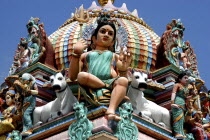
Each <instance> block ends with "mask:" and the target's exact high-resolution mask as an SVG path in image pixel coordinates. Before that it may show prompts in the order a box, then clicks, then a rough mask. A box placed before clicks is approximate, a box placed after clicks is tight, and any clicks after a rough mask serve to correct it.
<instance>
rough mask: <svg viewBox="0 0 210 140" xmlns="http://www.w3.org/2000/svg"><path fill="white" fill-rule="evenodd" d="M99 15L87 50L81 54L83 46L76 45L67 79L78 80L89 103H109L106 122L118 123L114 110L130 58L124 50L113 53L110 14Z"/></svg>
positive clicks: (120, 97)
mask: <svg viewBox="0 0 210 140" xmlns="http://www.w3.org/2000/svg"><path fill="white" fill-rule="evenodd" d="M101 16H102V17H100V19H99V20H98V26H97V28H96V29H95V31H94V33H93V35H92V37H91V45H90V46H89V48H88V50H90V51H88V52H86V53H83V51H84V49H85V48H86V45H83V43H82V42H81V41H80V42H78V43H77V44H76V45H75V47H74V50H73V51H74V52H73V57H72V60H71V63H70V67H69V76H70V79H71V80H72V81H74V80H76V79H77V81H78V83H79V85H80V86H81V88H83V91H84V92H86V93H83V94H84V96H88V95H91V96H92V97H89V100H90V102H92V103H93V104H96V105H97V104H99V105H100V102H102V103H101V104H103V102H104V101H103V100H105V101H107V100H108V104H109V108H108V110H107V112H106V114H107V116H108V119H116V120H119V119H120V118H119V117H118V116H116V115H115V110H116V109H117V107H118V105H119V104H120V102H121V101H122V100H123V99H124V98H125V95H126V89H127V86H128V80H127V79H126V78H125V77H122V76H126V72H127V68H128V66H129V65H130V63H131V60H132V56H131V54H130V53H129V52H123V49H121V52H120V55H117V54H115V53H114V44H115V39H116V28H115V25H114V24H113V22H111V21H109V15H106V14H104V15H101ZM110 64H111V65H110ZM120 76H121V77H120ZM85 88H86V89H85ZM107 90H108V91H107ZM88 92H89V93H88ZM87 99H88V98H87ZM109 99H110V102H109ZM100 100H101V101H100ZM105 103H106V102H105Z"/></svg>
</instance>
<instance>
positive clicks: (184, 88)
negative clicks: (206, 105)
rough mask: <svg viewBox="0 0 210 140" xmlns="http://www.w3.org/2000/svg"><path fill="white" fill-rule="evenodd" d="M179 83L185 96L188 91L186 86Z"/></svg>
mask: <svg viewBox="0 0 210 140" xmlns="http://www.w3.org/2000/svg"><path fill="white" fill-rule="evenodd" d="M180 85H181V89H183V91H184V96H185V97H187V96H188V93H189V89H188V86H183V85H182V84H180Z"/></svg>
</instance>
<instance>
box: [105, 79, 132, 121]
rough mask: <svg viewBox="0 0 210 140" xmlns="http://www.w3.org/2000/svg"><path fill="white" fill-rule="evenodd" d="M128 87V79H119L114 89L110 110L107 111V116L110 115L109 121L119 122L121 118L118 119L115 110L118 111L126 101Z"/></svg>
mask: <svg viewBox="0 0 210 140" xmlns="http://www.w3.org/2000/svg"><path fill="white" fill-rule="evenodd" d="M127 87H128V79H127V78H125V77H120V78H118V79H117V80H116V81H115V83H114V89H113V91H112V94H111V99H110V104H109V108H108V109H107V112H106V114H107V115H108V119H116V120H119V119H120V118H119V117H117V116H116V115H114V114H115V110H116V109H117V107H118V105H119V104H120V102H121V101H122V100H123V99H124V97H125V95H126V90H127Z"/></svg>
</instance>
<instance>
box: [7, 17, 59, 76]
mask: <svg viewBox="0 0 210 140" xmlns="http://www.w3.org/2000/svg"><path fill="white" fill-rule="evenodd" d="M39 21H40V19H39V18H33V17H31V18H30V20H29V21H28V23H27V25H26V27H27V31H28V36H27V37H25V38H21V39H20V43H19V44H18V47H17V50H16V51H15V56H14V62H13V64H12V66H11V68H10V72H9V75H13V74H15V73H18V72H20V71H22V70H24V69H26V68H27V67H28V66H30V65H33V64H35V63H36V62H42V63H44V64H46V65H47V66H49V67H51V68H54V69H56V66H55V62H54V60H53V59H54V58H55V55H54V51H53V48H52V44H51V42H50V41H49V39H48V38H47V35H46V32H45V30H44V24H43V23H41V24H39Z"/></svg>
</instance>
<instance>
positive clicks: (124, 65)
mask: <svg viewBox="0 0 210 140" xmlns="http://www.w3.org/2000/svg"><path fill="white" fill-rule="evenodd" d="M119 61H120V63H117V68H118V70H119V71H126V70H127V69H128V67H129V66H130V64H131V61H132V53H131V52H130V51H126V50H123V47H121V49H120V55H119Z"/></svg>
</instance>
